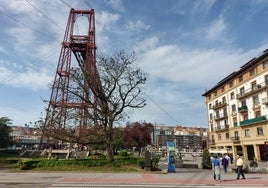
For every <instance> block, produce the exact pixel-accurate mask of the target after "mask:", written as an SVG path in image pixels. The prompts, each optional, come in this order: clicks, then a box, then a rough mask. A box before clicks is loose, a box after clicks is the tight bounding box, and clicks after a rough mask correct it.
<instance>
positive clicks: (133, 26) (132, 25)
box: [126, 20, 151, 32]
mask: <svg viewBox="0 0 268 188" xmlns="http://www.w3.org/2000/svg"><path fill="white" fill-rule="evenodd" d="M126 27H127V29H130V30H132V31H135V32H137V31H140V30H144V29H145V30H147V29H149V28H150V27H151V26H150V25H146V24H145V23H143V21H141V20H137V21H136V22H133V21H129V22H128V23H127V26H126Z"/></svg>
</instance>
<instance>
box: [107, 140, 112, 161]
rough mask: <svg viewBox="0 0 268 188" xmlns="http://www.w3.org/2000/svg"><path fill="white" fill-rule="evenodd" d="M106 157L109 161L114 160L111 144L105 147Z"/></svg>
mask: <svg viewBox="0 0 268 188" xmlns="http://www.w3.org/2000/svg"><path fill="white" fill-rule="evenodd" d="M106 155H107V159H108V160H109V161H112V160H114V151H113V147H112V145H111V144H107V147H106Z"/></svg>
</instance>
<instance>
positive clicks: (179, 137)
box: [153, 125, 208, 151]
mask: <svg viewBox="0 0 268 188" xmlns="http://www.w3.org/2000/svg"><path fill="white" fill-rule="evenodd" d="M207 132H208V130H207V128H201V127H187V126H181V125H177V126H155V127H154V131H153V138H154V140H153V145H154V146H155V147H156V148H165V147H166V144H167V142H168V141H174V142H175V144H176V147H177V148H179V149H180V150H183V149H187V150H191V151H192V150H196V149H203V148H204V147H205V145H206V142H207Z"/></svg>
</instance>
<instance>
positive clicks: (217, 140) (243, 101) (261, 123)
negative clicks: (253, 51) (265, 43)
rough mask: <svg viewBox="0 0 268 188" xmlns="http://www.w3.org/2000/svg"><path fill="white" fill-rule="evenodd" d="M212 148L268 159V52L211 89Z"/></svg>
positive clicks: (207, 97)
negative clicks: (267, 142) (267, 145)
mask: <svg viewBox="0 0 268 188" xmlns="http://www.w3.org/2000/svg"><path fill="white" fill-rule="evenodd" d="M202 96H204V97H205V103H206V107H207V115H208V130H209V144H208V145H209V149H211V150H226V151H228V153H231V154H233V155H236V154H239V155H242V156H243V157H244V158H245V159H246V160H258V161H260V160H267V157H268V147H266V146H265V143H266V141H268V49H266V50H265V51H263V53H262V54H261V55H259V56H258V57H254V58H253V59H251V60H250V61H249V62H247V63H245V64H244V65H243V66H242V67H240V69H239V70H238V71H235V72H233V73H231V74H230V75H228V76H227V77H225V78H224V79H222V80H221V81H220V82H218V83H217V84H216V85H215V86H214V87H213V88H211V89H209V90H207V91H206V92H205V93H204V94H203V95H202Z"/></svg>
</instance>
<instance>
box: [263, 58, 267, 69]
mask: <svg viewBox="0 0 268 188" xmlns="http://www.w3.org/2000/svg"><path fill="white" fill-rule="evenodd" d="M267 67H268V60H267V61H265V62H263V68H264V69H265V68H267Z"/></svg>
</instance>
